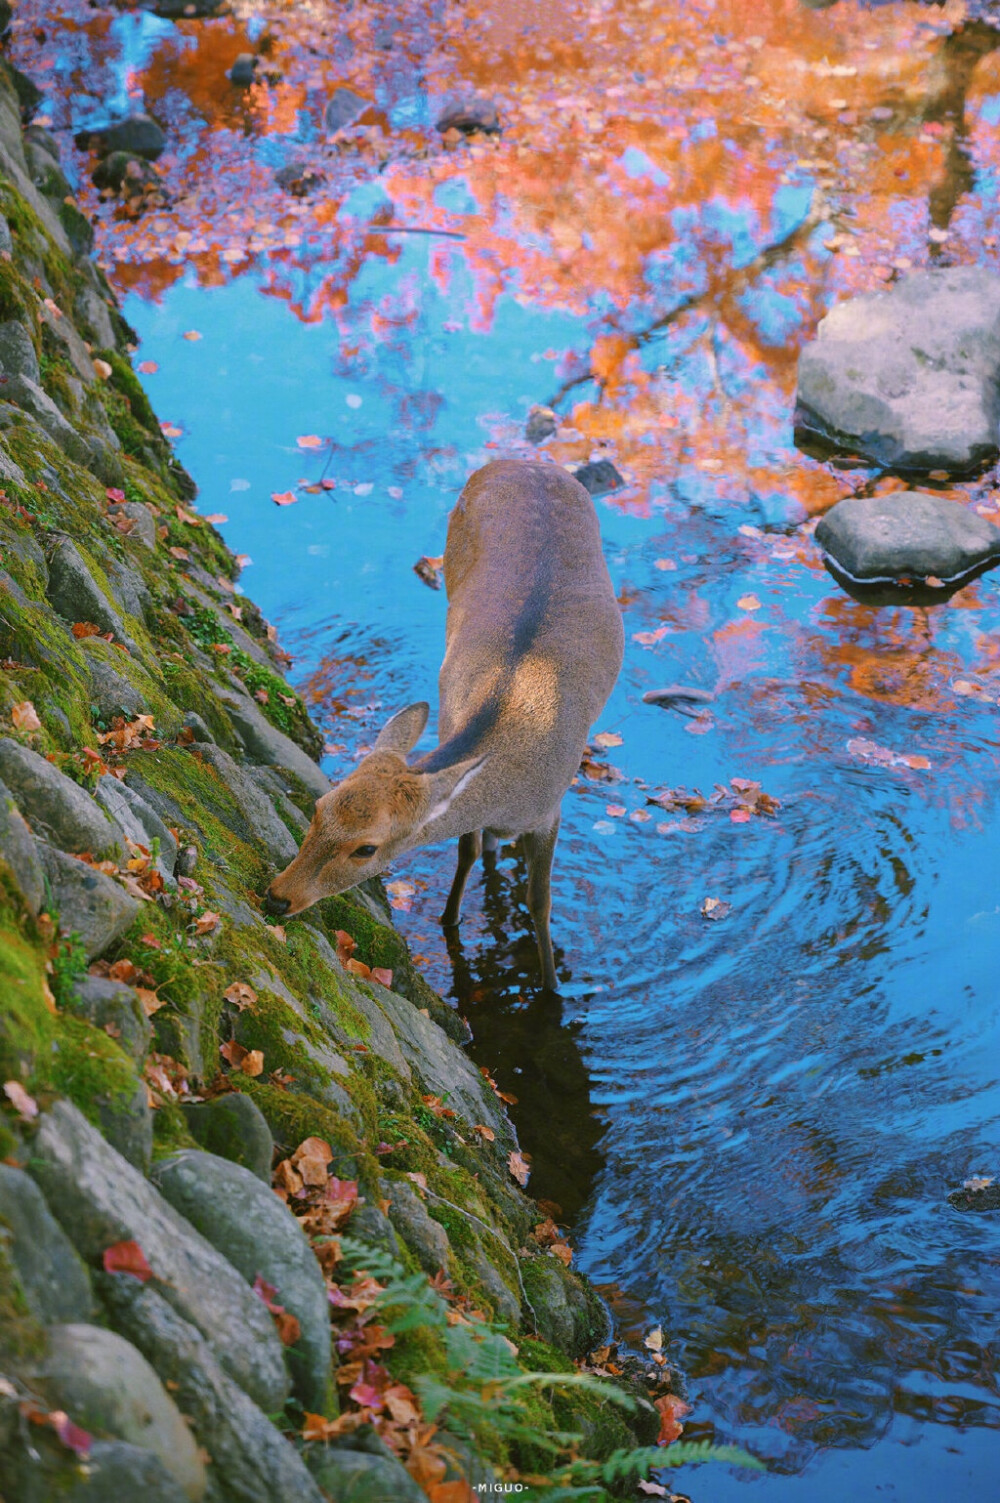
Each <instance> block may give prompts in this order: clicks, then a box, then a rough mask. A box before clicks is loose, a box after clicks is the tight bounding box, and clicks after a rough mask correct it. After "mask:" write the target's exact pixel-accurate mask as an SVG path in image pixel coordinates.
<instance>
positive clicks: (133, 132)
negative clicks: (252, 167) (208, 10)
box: [83, 11, 182, 160]
mask: <svg viewBox="0 0 1000 1503" xmlns="http://www.w3.org/2000/svg"><path fill="white" fill-rule="evenodd" d="M181 13H182V12H181V11H179V12H178V14H181ZM83 144H85V145H96V146H98V147H99V148H100V149H101V150H102V151H103V152H104V153H105V154H106V155H109V156H110V155H112V154H113V153H115V152H128V153H130V154H131V155H133V156H137V157H145V158H147V159H148V160H155V158H156V157H158V156H159V155H160V153H161V152H162V151H163V149H164V147H165V146H166V144H167V138H166V136H165V135H164V133H163V131H162V129H161V128H160V126H159V125H157V123H156V121H155V120H154V119H153V117H152V116H151V115H130V116H129V117H128V119H127V120H119V121H117V122H116V123H115V124H114V125H108V126H106V127H105V128H104V130H99V131H91V132H87V133H85V140H84V143H83Z"/></svg>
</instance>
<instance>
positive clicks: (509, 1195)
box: [0, 69, 670, 1503]
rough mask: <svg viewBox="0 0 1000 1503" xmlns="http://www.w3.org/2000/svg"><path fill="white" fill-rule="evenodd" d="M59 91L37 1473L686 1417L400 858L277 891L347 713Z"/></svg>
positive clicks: (431, 1458)
mask: <svg viewBox="0 0 1000 1503" xmlns="http://www.w3.org/2000/svg"><path fill="white" fill-rule="evenodd" d="M23 112H26V113H27V115H28V116H30V85H29V84H28V82H27V81H26V80H23V79H22V77H21V76H20V75H18V74H17V73H16V72H15V71H14V70H10V69H4V71H3V73H2V76H0V198H2V209H3V216H4V217H3V219H0V368H2V369H0V381H2V386H0V483H2V487H3V490H2V494H0V783H2V785H3V786H2V787H0V855H2V864H0V977H2V980H0V995H2V1010H0V1070H2V1079H3V1081H4V1082H5V1083H6V1084H5V1087H4V1089H5V1100H4V1103H3V1107H2V1117H3V1123H2V1127H0V1136H2V1149H0V1156H2V1158H3V1161H4V1162H3V1164H2V1165H0V1176H2V1177H0V1223H2V1227H3V1232H4V1235H3V1238H2V1241H0V1266H2V1284H3V1290H2V1295H0V1298H2V1309H0V1353H2V1357H3V1370H4V1378H3V1383H2V1386H0V1455H2V1458H3V1469H4V1474H5V1477H6V1476H9V1477H11V1478H13V1479H14V1482H13V1491H11V1492H10V1493H9V1494H7V1495H9V1496H10V1497H11V1498H17V1499H22V1498H23V1499H35V1498H38V1499H42V1498H45V1499H48V1498H51V1497H54V1496H60V1497H63V1496H65V1497H72V1498H74V1499H79V1500H82V1499H85V1498H86V1499H95V1498H98V1497H109V1496H127V1495H131V1494H132V1493H134V1492H138V1489H139V1488H140V1487H141V1488H142V1489H143V1490H144V1493H145V1496H146V1497H147V1498H148V1499H152V1500H156V1499H161V1498H162V1499H164V1500H167V1499H174V1498H177V1497H180V1496H186V1497H188V1498H201V1497H205V1498H210V1499H216V1498H218V1499H229V1498H239V1499H254V1498H260V1499H261V1500H264V1499H273V1498H275V1497H281V1498H282V1499H290V1498H300V1497H301V1498H303V1499H307V1498H319V1497H320V1496H322V1495H323V1494H324V1493H325V1494H326V1495H327V1496H330V1497H337V1498H340V1497H345V1496H350V1497H351V1498H352V1499H354V1498H357V1499H363V1498H374V1497H377V1496H383V1495H392V1496H394V1497H399V1498H406V1497H410V1496H414V1497H420V1496H424V1495H425V1493H426V1494H427V1495H428V1496H431V1497H432V1498H433V1497H435V1496H437V1497H439V1498H441V1499H443V1498H445V1497H447V1498H448V1500H449V1503H453V1500H456V1499H459V1498H462V1497H465V1496H468V1492H469V1487H468V1484H469V1481H470V1480H471V1481H473V1482H474V1481H476V1480H482V1479H483V1478H488V1477H490V1476H493V1475H496V1476H502V1477H513V1476H518V1475H523V1474H526V1473H527V1474H535V1475H537V1474H539V1473H547V1472H549V1471H550V1470H551V1469H552V1467H553V1466H554V1465H555V1464H556V1463H557V1462H559V1461H560V1460H561V1459H564V1458H565V1457H566V1456H567V1455H568V1454H570V1452H571V1451H572V1453H573V1454H575V1455H579V1456H582V1457H587V1456H590V1457H596V1458H605V1457H607V1456H608V1455H609V1454H610V1453H611V1452H612V1451H614V1450H615V1449H616V1448H618V1447H627V1448H632V1447H634V1446H635V1445H636V1444H637V1443H638V1441H644V1442H649V1441H652V1440H653V1439H654V1438H655V1436H656V1433H657V1430H658V1428H659V1416H657V1415H656V1413H655V1411H654V1410H653V1408H652V1407H651V1406H650V1405H649V1404H648V1403H646V1404H640V1405H639V1407H636V1406H635V1403H634V1401H633V1404H632V1407H631V1410H627V1409H625V1408H623V1407H622V1405H621V1403H620V1402H619V1401H618V1396H617V1395H616V1394H614V1393H612V1392H611V1391H610V1389H611V1385H610V1384H609V1383H607V1382H606V1380H604V1379H603V1378H601V1377H600V1376H594V1375H593V1373H590V1374H588V1373H587V1372H586V1371H585V1370H584V1371H582V1372H581V1371H580V1370H578V1367H577V1366H576V1365H575V1364H579V1363H580V1361H581V1359H583V1358H585V1357H586V1354H587V1353H589V1352H592V1351H593V1350H594V1349H595V1348H600V1347H601V1345H602V1343H604V1342H606V1340H607V1337H608V1334H609V1327H608V1319H607V1314H606V1311H605V1309H604V1307H603V1306H602V1305H601V1303H600V1301H599V1300H598V1298H597V1297H596V1295H595V1293H594V1292H593V1290H592V1289H590V1288H589V1287H588V1286H587V1284H586V1283H585V1282H584V1281H583V1280H581V1279H579V1278H578V1277H577V1276H576V1275H575V1274H574V1273H573V1272H572V1271H571V1270H570V1268H569V1267H568V1266H567V1262H568V1260H569V1258H570V1256H571V1255H570V1251H569V1249H568V1247H567V1246H566V1245H565V1243H564V1241H563V1239H562V1237H561V1235H560V1233H559V1231H558V1229H557V1228H556V1227H554V1226H553V1224H552V1223H551V1222H547V1221H546V1219H545V1218H544V1217H543V1216H542V1214H541V1213H540V1212H539V1210H538V1208H537V1207H536V1206H534V1205H533V1203H532V1202H531V1201H530V1200H529V1199H528V1198H527V1197H526V1196H525V1195H524V1194H523V1193H522V1191H521V1189H520V1187H519V1184H518V1183H517V1179H518V1177H520V1178H522V1179H523V1178H524V1171H523V1167H522V1165H523V1161H522V1160H521V1159H520V1156H519V1153H518V1147H517V1142H516V1139H515V1136H514V1133H513V1130H512V1128H511V1125H510V1122H509V1120H508V1118H507V1116H506V1114H505V1111H504V1108H503V1104H502V1102H501V1101H500V1099H499V1098H498V1095H497V1094H496V1092H495V1090H494V1089H493V1088H492V1086H491V1082H490V1081H489V1080H488V1079H484V1077H483V1075H482V1074H481V1073H480V1072H479V1071H478V1070H477V1069H476V1068H475V1067H474V1066H473V1065H472V1063H471V1062H470V1060H469V1058H468V1056H467V1054H466V1053H465V1052H464V1051H463V1048H462V1044H463V1043H464V1042H466V1037H465V1032H466V1030H465V1029H464V1025H463V1024H462V1022H461V1020H460V1019H459V1018H458V1017H457V1015H456V1014H455V1013H453V1012H452V1011H451V1010H450V1009H449V1008H448V1007H446V1006H445V1004H444V1003H443V1002H442V1001H441V999H440V998H439V997H438V996H437V995H436V994H435V993H434V992H433V991H431V989H430V988H429V987H428V986H427V985H426V983H425V982H424V981H423V980H422V978H421V977H420V975H419V974H418V972H417V971H416V970H415V968H414V966H413V965H412V963H411V961H410V958H409V955H408V953H407V949H406V946H405V944H404V943H403V941H402V939H401V938H400V936H399V935H398V934H397V932H396V931H395V930H394V929H393V927H392V925H391V922H390V915H389V909H388V906H387V904H386V902H385V899H384V896H383V894H382V892H381V888H380V887H379V885H378V884H371V885H370V886H369V887H368V888H367V889H366V890H363V891H362V890H358V891H357V892H354V893H351V894H347V895H345V896H344V897H341V898H338V899H333V900H329V901H327V902H325V903H323V904H321V905H318V906H317V907H316V908H314V909H312V910H310V912H309V914H308V915H307V916H305V917H304V918H303V919H297V920H295V921H294V922H291V923H289V924H288V925H287V926H286V927H282V926H279V925H273V924H269V923H268V922H267V921H266V920H265V919H264V917H263V916H262V914H261V912H260V902H259V894H260V893H261V892H262V891H263V890H264V887H265V886H266V882H267V880H268V878H269V875H270V874H271V873H272V872H273V870H274V869H275V868H276V867H280V866H281V865H283V864H284V863H285V862H286V861H287V860H288V859H289V857H290V855H291V854H292V853H293V852H294V850H295V848H296V845H297V842H298V840H299V838H300V837H301V834H302V832H303V830H304V829H305V827H306V825H307V823H308V818H309V814H310V812H311V808H312V804H313V802H314V801H315V798H316V797H317V796H318V794H320V793H321V792H322V791H323V790H324V789H325V787H326V786H327V784H326V780H325V778H324V776H323V774H322V773H321V772H320V770H319V768H318V766H317V764H316V762H315V760H314V757H315V756H316V754H317V753H318V752H319V751H320V749H321V745H322V738H321V737H320V735H319V733H318V731H317V730H316V728H315V727H314V726H313V724H312V723H311V721H310V719H309V715H308V712H307V710H306V708H305V706H304V704H303V703H302V700H301V699H300V698H299V696H298V695H297V694H295V692H294V691H293V690H292V689H291V688H290V687H289V685H288V684H287V682H286V681H285V678H284V668H285V666H286V659H285V658H284V656H283V654H282V652H281V649H280V647H279V645H278V643H277V641H276V636H275V633H274V632H273V630H272V629H271V628H270V627H269V626H268V624H267V623H266V621H264V619H263V618H262V616H261V614H260V612H259V611H258V610H257V608H256V607H255V606H254V604H253V602H252V600H250V599H249V598H248V597H247V596H245V595H244V594H243V593H242V590H241V588H240V584H239V566H238V563H237V561H236V560H235V559H234V557H233V556H232V554H231V553H230V552H229V551H228V549H227V548H226V547H225V545H224V544H223V542H222V540H221V538H220V537H219V535H218V534H217V532H216V531H215V530H214V528H213V526H212V522H211V519H210V518H208V517H204V516H202V515H201V514H199V512H198V511H197V509H196V506H195V501H194V497H195V488H194V486H193V483H192V482H191V480H190V478H189V477H188V476H187V475H186V474H185V473H184V471H183V470H182V469H181V468H180V466H179V465H178V464H177V463H176V462H175V461H174V459H173V458H172V456H171V453H170V449H169V445H168V443H167V440H166V438H165V437H164V434H163V432H162V430H161V425H160V423H159V421H158V419H157V416H156V414H154V412H153V411H152V409H151V407H150V405H149V403H148V400H147V399H146V397H145V395H144V393H143V391H142V389H141V387H140V386H139V383H138V381H137V380H136V377H135V375H134V374H133V371H132V368H131V365H130V362H129V346H130V343H131V342H132V337H131V331H130V330H129V328H128V327H127V325H126V324H125V322H124V321H123V319H122V318H121V316H120V314H119V312H118V310H117V307H116V305H115V300H114V297H113V295H112V294H111V292H110V290H109V288H108V286H107V284H106V282H105V280H104V279H103V277H102V275H101V274H100V273H99V272H98V271H97V270H96V268H95V267H94V265H93V263H92V262H91V261H90V260H89V259H88V252H89V249H90V238H91V237H90V235H89V233H88V231H89V225H88V224H87V221H86V220H85V219H84V217H83V216H82V215H81V214H80V213H79V211H78V210H77V209H76V208H75V206H74V204H73V203H72V202H71V201H68V196H67V195H66V194H65V193H64V192H63V188H64V186H65V184H64V183H63V182H62V181H61V180H60V178H59V174H58V173H54V174H53V173H48V174H46V173H43V172H42V171H41V168H42V167H44V166H45V163H44V162H43V161H42V159H43V158H45V157H49V158H51V159H52V161H53V162H56V157H57V147H56V144H55V142H54V141H53V140H52V138H51V137H50V136H48V133H47V132H46V131H44V130H42V129H40V128H37V127H34V128H33V127H30V126H29V127H28V129H27V130H24V129H23V118H22V113H23ZM272 1171H273V1172H274V1174H275V1181H274V1183H275V1188H276V1189H277V1191H278V1192H279V1196H280V1200H284V1202H285V1206H286V1207H287V1209H285V1208H283V1207H282V1205H281V1204H280V1200H279V1199H277V1198H276V1197H275V1195H274V1194H273V1193H272V1190H271V1189H270V1188H268V1183H269V1179H270V1176H271V1174H272ZM290 1212H291V1213H294V1214H290ZM310 1243H311V1244H312V1248H313V1249H314V1251H315V1252H316V1253H317V1254H318V1257H317V1256H314V1255H313V1252H311V1251H310ZM331 1309H332V1311H333V1326H332V1332H333V1338H334V1339H333V1342H332V1343H331V1340H330V1337H329V1334H328V1330H329V1311H330V1310H331ZM401 1312H402V1316H403V1318H401ZM407 1312H408V1313H409V1317H410V1318H409V1321H407V1319H406V1318H405V1316H406V1314H407ZM589 1365H590V1367H591V1368H593V1366H594V1365H595V1364H594V1363H591V1364H589ZM597 1365H600V1364H597ZM586 1366H587V1364H586V1363H585V1364H584V1369H586ZM526 1372H531V1373H535V1374H536V1375H539V1376H536V1378H535V1379H533V1380H532V1381H531V1382H529V1383H527V1384H525V1383H524V1381H523V1379H524V1374H525V1373H526ZM542 1374H548V1375H549V1377H548V1378H545V1379H543V1378H542V1377H541V1376H540V1375H542ZM553 1375H559V1377H558V1378H556V1377H554V1376H553ZM562 1379H566V1380H569V1381H566V1382H563V1381H562ZM523 1394H530V1398H528V1399H523V1398H522V1397H521V1395H523ZM669 1407H670V1406H669V1404H668V1405H667V1409H668V1410H669ZM555 1432H575V1433H577V1434H578V1435H579V1436H582V1439H579V1440H576V1441H574V1442H572V1443H570V1442H568V1441H556V1442H552V1440H551V1437H552V1436H553V1434H554V1433H555ZM553 1444H554V1445H555V1449H554V1450H553V1449H551V1446H552V1445H553ZM442 1486H451V1488H452V1490H451V1491H449V1492H441V1491H440V1488H441V1487H442ZM435 1488H437V1489H439V1491H438V1493H437V1494H436V1495H435V1491H434V1489H435ZM116 1489H117V1491H116ZM366 1489H367V1490H366ZM379 1489H381V1491H379ZM415 1489H416V1490H415ZM387 1490H388V1491H387Z"/></svg>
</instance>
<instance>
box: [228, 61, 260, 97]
mask: <svg viewBox="0 0 1000 1503" xmlns="http://www.w3.org/2000/svg"><path fill="white" fill-rule="evenodd" d="M256 71H257V56H256V54H255V53H253V52H241V53H240V55H239V57H238V58H237V59H236V61H235V63H233V66H232V67H231V68H230V70H229V82H230V83H232V84H235V85H236V87H237V88H238V89H248V88H249V87H250V85H251V84H252V83H253V81H254V74H255V73H256Z"/></svg>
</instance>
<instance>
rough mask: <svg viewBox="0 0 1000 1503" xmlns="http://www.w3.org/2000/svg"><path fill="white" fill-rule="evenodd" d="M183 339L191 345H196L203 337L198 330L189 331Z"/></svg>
mask: <svg viewBox="0 0 1000 1503" xmlns="http://www.w3.org/2000/svg"><path fill="white" fill-rule="evenodd" d="M181 337H182V338H183V339H186V340H188V341H189V342H190V343H191V344H195V343H196V342H197V341H198V340H199V339H200V338H201V335H200V334H199V332H198V330H197V329H188V330H186V332H185V333H184V334H183V335H182V336H181Z"/></svg>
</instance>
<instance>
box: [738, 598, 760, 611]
mask: <svg viewBox="0 0 1000 1503" xmlns="http://www.w3.org/2000/svg"><path fill="white" fill-rule="evenodd" d="M736 604H737V605H738V606H739V608H740V610H741V611H759V610H760V601H759V600H758V599H757V596H756V595H741V596H740V598H739V600H737V602H736Z"/></svg>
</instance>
